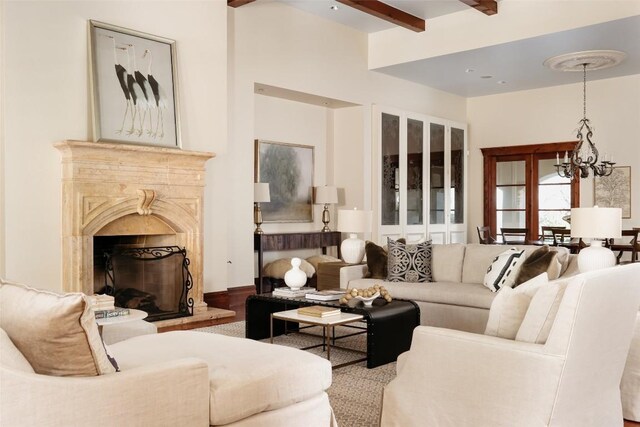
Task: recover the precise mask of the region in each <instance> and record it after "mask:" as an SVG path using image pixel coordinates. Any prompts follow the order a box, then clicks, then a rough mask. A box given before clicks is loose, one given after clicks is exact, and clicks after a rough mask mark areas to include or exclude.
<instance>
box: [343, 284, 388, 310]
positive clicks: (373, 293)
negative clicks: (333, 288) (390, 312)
mask: <svg viewBox="0 0 640 427" xmlns="http://www.w3.org/2000/svg"><path fill="white" fill-rule="evenodd" d="M378 297H382V298H384V300H385V301H387V302H391V301H393V298H392V297H391V294H390V293H389V291H387V290H386V289H385V287H384V286H382V285H378V284H375V285H373V286H372V287H370V288H367V289H357V288H353V289H349V290H348V293H347V295H345V296H344V297H343V298H340V304H348V303H349V301H351V300H352V299H356V300H359V301H362V302H363V303H364V305H365V306H367V307H370V306H371V305H372V304H373V300H375V299H376V298H378Z"/></svg>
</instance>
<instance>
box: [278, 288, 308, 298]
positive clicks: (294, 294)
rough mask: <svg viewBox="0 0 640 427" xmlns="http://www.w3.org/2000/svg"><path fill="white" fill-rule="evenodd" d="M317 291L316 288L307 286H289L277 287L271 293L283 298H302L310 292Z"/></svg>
mask: <svg viewBox="0 0 640 427" xmlns="http://www.w3.org/2000/svg"><path fill="white" fill-rule="evenodd" d="M313 291H315V289H314V288H311V287H308V286H305V287H302V288H300V289H291V288H287V287H282V288H275V289H274V290H273V292H272V293H271V294H272V295H273V296H274V297H282V298H302V297H304V296H305V295H306V294H308V293H309V292H313Z"/></svg>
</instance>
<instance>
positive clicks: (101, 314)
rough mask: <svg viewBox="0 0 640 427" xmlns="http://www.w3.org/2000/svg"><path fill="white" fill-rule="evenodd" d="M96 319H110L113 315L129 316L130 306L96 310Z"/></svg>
mask: <svg viewBox="0 0 640 427" xmlns="http://www.w3.org/2000/svg"><path fill="white" fill-rule="evenodd" d="M94 314H95V316H96V319H109V318H111V317H120V316H128V315H129V314H130V311H129V309H128V308H120V307H118V308H114V309H112V310H96V311H95V312H94Z"/></svg>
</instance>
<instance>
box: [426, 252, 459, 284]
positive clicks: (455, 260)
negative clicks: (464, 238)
mask: <svg viewBox="0 0 640 427" xmlns="http://www.w3.org/2000/svg"><path fill="white" fill-rule="evenodd" d="M432 251H433V254H432V256H431V274H432V275H433V281H434V282H462V262H463V261H464V252H465V245H463V244H461V243H454V244H449V245H433V249H432Z"/></svg>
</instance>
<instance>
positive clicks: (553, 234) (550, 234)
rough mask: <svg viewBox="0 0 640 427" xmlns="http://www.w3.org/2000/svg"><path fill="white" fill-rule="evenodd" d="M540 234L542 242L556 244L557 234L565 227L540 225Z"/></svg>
mask: <svg viewBox="0 0 640 427" xmlns="http://www.w3.org/2000/svg"><path fill="white" fill-rule="evenodd" d="M541 230H542V234H541V235H540V237H539V240H540V241H541V242H542V243H545V244H549V245H551V246H558V240H557V235H558V234H559V233H561V232H563V231H566V230H567V229H566V228H565V227H554V226H545V225H543V226H542V227H541Z"/></svg>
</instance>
